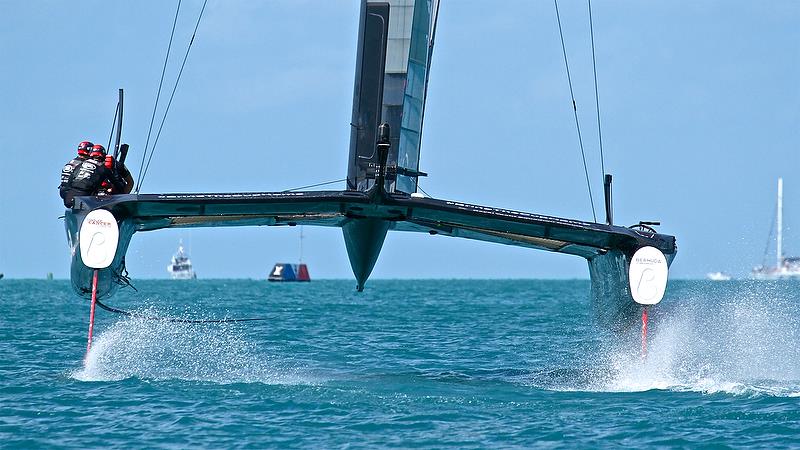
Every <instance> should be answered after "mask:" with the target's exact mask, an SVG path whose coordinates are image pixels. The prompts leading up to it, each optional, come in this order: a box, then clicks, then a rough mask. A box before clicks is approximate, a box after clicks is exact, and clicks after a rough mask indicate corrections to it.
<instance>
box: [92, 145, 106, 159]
mask: <svg viewBox="0 0 800 450" xmlns="http://www.w3.org/2000/svg"><path fill="white" fill-rule="evenodd" d="M89 156H91V157H92V158H97V159H105V158H106V148H105V147H103V146H102V145H100V144H94V147H92V153H91V154H90V155H89Z"/></svg>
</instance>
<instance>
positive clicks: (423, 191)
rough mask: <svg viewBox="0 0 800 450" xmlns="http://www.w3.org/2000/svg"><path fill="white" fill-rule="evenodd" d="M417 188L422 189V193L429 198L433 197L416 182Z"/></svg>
mask: <svg viewBox="0 0 800 450" xmlns="http://www.w3.org/2000/svg"><path fill="white" fill-rule="evenodd" d="M417 189H419V190H420V191H422V193H423V194H425V195H426V196H427V197H429V198H433V197H431V196H430V195H429V194H428V193H427V192H425V189H422V186H420V185H419V183H417Z"/></svg>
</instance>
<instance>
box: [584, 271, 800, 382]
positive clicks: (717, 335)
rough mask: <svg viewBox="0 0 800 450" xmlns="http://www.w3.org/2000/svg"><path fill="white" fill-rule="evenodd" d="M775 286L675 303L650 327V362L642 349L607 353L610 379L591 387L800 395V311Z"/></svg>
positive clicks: (693, 297) (699, 295)
mask: <svg viewBox="0 0 800 450" xmlns="http://www.w3.org/2000/svg"><path fill="white" fill-rule="evenodd" d="M771 287H772V286H771V285H764V284H761V285H759V284H750V285H745V288H744V289H742V290H741V291H738V292H736V293H735V294H734V295H733V296H731V297H724V298H714V295H715V292H714V291H711V292H702V291H701V292H693V293H692V294H691V295H690V296H688V297H685V298H684V299H683V300H682V301H681V302H675V305H676V307H674V308H672V309H671V310H670V311H667V314H665V315H664V316H662V317H661V320H660V321H659V323H657V324H656V326H654V327H653V328H652V329H651V334H650V341H649V345H648V355H647V357H646V358H642V356H641V354H640V349H639V348H638V346H635V345H634V346H630V345H628V346H627V348H620V347H616V348H615V347H610V348H608V349H606V350H604V351H602V352H601V356H600V357H599V360H600V361H601V362H600V364H601V365H603V366H604V367H605V369H606V370H605V373H606V374H607V375H608V376H605V377H598V378H597V379H596V380H595V381H593V382H591V383H590V384H589V386H588V389H589V390H594V391H610V392H631V391H646V390H651V389H669V390H674V391H692V392H703V393H708V394H713V393H728V394H734V395H770V396H780V397H797V396H800V350H798V348H797V347H796V345H795V343H796V342H797V337H798V336H799V335H800V319H799V318H798V317H797V316H796V314H797V312H798V306H797V305H796V304H795V303H794V302H790V301H789V299H788V298H786V297H784V296H782V295H781V294H780V293H779V292H776V291H775V290H774V289H771ZM728 295H730V294H728Z"/></svg>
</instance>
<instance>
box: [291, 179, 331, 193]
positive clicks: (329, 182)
mask: <svg viewBox="0 0 800 450" xmlns="http://www.w3.org/2000/svg"><path fill="white" fill-rule="evenodd" d="M342 181H347V178H342V179H341V180H333V181H326V182H324V183H317V184H309V185H308V186H300V187H296V188H292V189H286V190H283V191H281V192H292V191H299V190H301V189H308V188H312V187H317V186H325V185H326V184H333V183H341V182H342Z"/></svg>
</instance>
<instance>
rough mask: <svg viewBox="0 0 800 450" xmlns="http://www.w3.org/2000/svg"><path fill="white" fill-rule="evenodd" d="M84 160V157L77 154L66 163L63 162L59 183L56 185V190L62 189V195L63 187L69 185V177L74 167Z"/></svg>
mask: <svg viewBox="0 0 800 450" xmlns="http://www.w3.org/2000/svg"><path fill="white" fill-rule="evenodd" d="M84 161H86V158H85V157H83V156H78V157H76V158H73V159H72V160H71V161H70V162H68V163H67V164H65V165H64V168H63V169H61V184H59V185H58V190H59V191H62V195H61V196H62V197H63V196H64V195H63V191H64V189H65V188H67V186H68V185H69V178H70V176H71V175H72V172H74V171H75V169H77V168H78V166H80V165H81V164H82V163H83V162H84Z"/></svg>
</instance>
